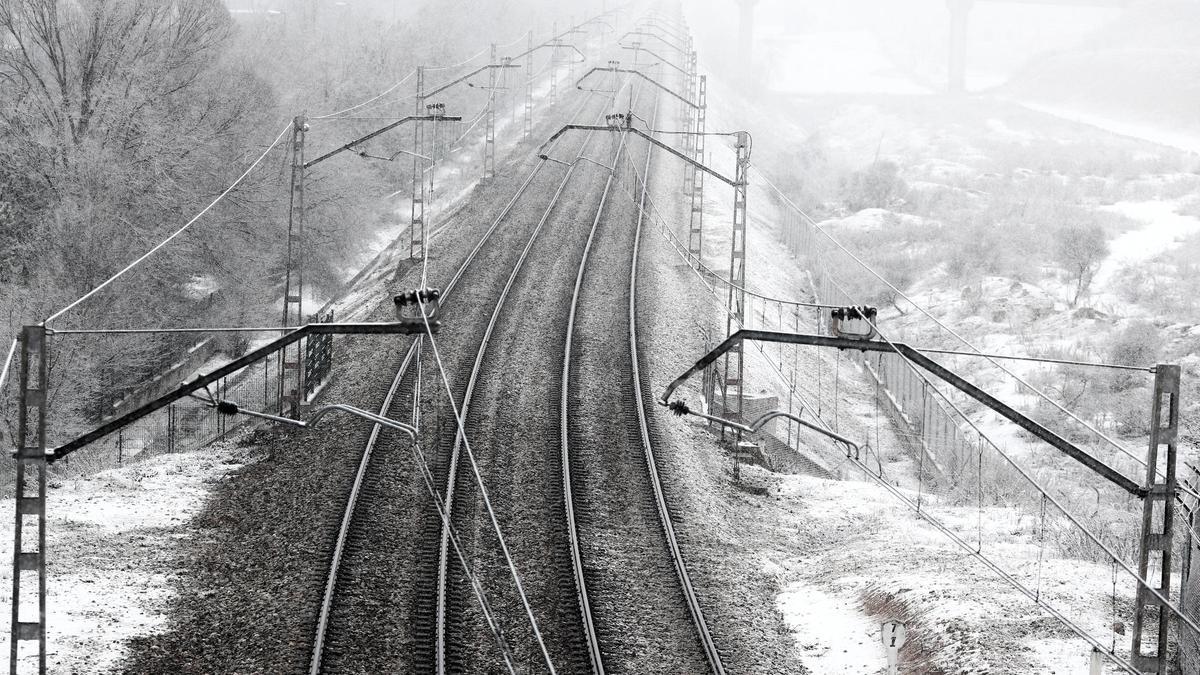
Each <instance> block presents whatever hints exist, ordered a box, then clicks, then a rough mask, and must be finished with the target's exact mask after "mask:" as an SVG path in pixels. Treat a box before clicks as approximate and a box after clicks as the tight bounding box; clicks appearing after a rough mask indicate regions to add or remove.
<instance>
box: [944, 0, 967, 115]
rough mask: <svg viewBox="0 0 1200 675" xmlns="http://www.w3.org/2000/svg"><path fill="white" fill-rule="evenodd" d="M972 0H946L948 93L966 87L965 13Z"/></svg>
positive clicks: (956, 91) (959, 91)
mask: <svg viewBox="0 0 1200 675" xmlns="http://www.w3.org/2000/svg"><path fill="white" fill-rule="evenodd" d="M972 4H974V0H946V7H947V8H948V9H949V10H950V45H949V49H950V62H949V66H948V81H947V88H948V89H949V90H950V93H952V94H954V93H961V92H964V91H966V89H967V15H968V14H970V12H971V5H972Z"/></svg>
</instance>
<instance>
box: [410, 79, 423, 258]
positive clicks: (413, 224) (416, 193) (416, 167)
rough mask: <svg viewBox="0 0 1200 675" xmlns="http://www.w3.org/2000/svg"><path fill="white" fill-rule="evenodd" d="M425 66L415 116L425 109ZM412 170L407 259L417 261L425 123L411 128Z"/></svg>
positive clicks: (420, 255) (420, 239) (420, 253)
mask: <svg viewBox="0 0 1200 675" xmlns="http://www.w3.org/2000/svg"><path fill="white" fill-rule="evenodd" d="M424 92H425V66H417V103H416V113H415V114H416V115H417V116H420V115H421V114H423V113H424V107H425V93H424ZM412 151H413V169H412V209H411V215H412V219H411V221H410V225H409V230H408V236H409V243H408V257H409V259H412V260H417V259H421V258H424V257H425V163H424V161H423V160H422V158H423V157H424V156H425V123H424V122H422V121H419V120H418V121H417V126H416V127H414V128H413V150H412Z"/></svg>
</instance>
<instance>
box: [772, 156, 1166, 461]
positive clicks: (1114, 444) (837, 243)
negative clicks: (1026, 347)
mask: <svg viewBox="0 0 1200 675" xmlns="http://www.w3.org/2000/svg"><path fill="white" fill-rule="evenodd" d="M751 168H753V169H754V171H755V174H756V176H757V177H758V178H761V179H762V181H763V182H764V183H765V184H766V185H767V186H768V187H770V188H771V190H773V191H774V192H775V194H776V196H778V197H779V198H780V199H782V200H783V201H784V203H785V204H786V205H787V206H788V207H789V208H791V209H792V210H794V211H795V212H796V213H797V214H799V215H800V216H801V217H802V218H804V219H805V220H806V221H808V223H809V224H810V225H811V226H812V227H813V229H815V230H816V231H817V232H819V233H821V235H823V236H824V237H825V238H826V239H828V240H829V241H830V242H832V243H833V245H834V246H836V247H837V248H839V249H840V250H841V251H842V252H843V253H845V254H846V255H848V256H850V258H851V259H852V260H854V261H855V262H856V263H858V264H859V265H860V266H861V267H862V268H863V269H865V270H866V271H868V272H870V273H871V275H872V276H874V277H875V278H876V279H878V280H880V281H881V282H883V283H884V285H886V286H887V287H888V289H889V290H891V291H892V292H894V293H896V294H897V296H899V297H901V298H904V300H906V301H907V302H908V303H909V304H911V305H912V306H913V307H915V308H916V309H917V311H919V312H920V313H921V314H923V315H925V317H926V318H928V319H929V320H931V321H933V322H934V323H935V324H937V325H938V326H939V327H941V329H942V330H944V331H946V332H947V333H949V334H950V335H952V336H953V337H954V338H955V339H957V340H958V341H959V342H961V343H962V344H964V345H966V346H967V347H968V348H970V349H972V350H974V351H976V352H978V353H979V354H980V355H981V357H982V358H985V359H987V360H988V362H990V363H991V364H992V365H993V366H995V367H996V368H999V369H1000V370H1001V371H1002V372H1004V373H1005V374H1007V375H1009V376H1010V377H1012V378H1013V379H1014V380H1016V381H1017V382H1019V383H1020V384H1021V385H1022V386H1024V387H1025V388H1026V389H1028V390H1029V391H1031V392H1033V393H1034V394H1035V395H1036V396H1037V397H1038V398H1041V399H1042V400H1044V401H1046V402H1047V403H1049V404H1050V405H1052V406H1053V407H1054V408H1056V409H1057V410H1058V411H1059V412H1062V413H1063V414H1065V415H1067V416H1068V417H1070V418H1071V419H1072V420H1074V421H1075V422H1077V423H1079V424H1081V425H1083V427H1084V428H1085V429H1087V430H1088V431H1090V432H1092V433H1093V434H1095V435H1096V437H1098V438H1100V439H1102V440H1104V441H1105V442H1106V443H1108V444H1109V445H1111V446H1112V447H1114V448H1116V449H1117V450H1118V451H1120V452H1121V453H1123V454H1124V455H1125V456H1127V457H1129V458H1130V459H1132V460H1134V461H1135V462H1137V463H1138V464H1140V465H1142V466H1146V460H1144V459H1142V458H1140V457H1138V456H1136V455H1134V454H1133V453H1132V452H1130V451H1129V450H1128V449H1127V448H1125V446H1123V445H1121V444H1120V443H1118V442H1117V441H1116V440H1114V439H1113V438H1112V437H1110V436H1109V435H1108V434H1105V433H1104V432H1102V431H1100V430H1099V429H1097V428H1096V427H1094V426H1093V425H1091V424H1090V423H1088V422H1087V421H1085V420H1084V419H1083V418H1081V417H1079V416H1078V415H1076V414H1075V413H1073V412H1071V411H1070V410H1068V409H1067V408H1065V407H1064V406H1063V405H1061V404H1060V403H1059V402H1058V401H1055V400H1054V399H1053V398H1051V397H1050V396H1049V395H1048V394H1046V393H1045V392H1043V391H1042V390H1041V389H1038V388H1037V387H1035V386H1033V385H1032V384H1030V383H1029V382H1027V381H1026V380H1025V379H1024V378H1022V377H1021V376H1019V375H1017V374H1016V373H1014V372H1012V371H1011V370H1009V369H1008V368H1005V367H1004V366H1003V365H1001V364H1000V363H997V362H996V360H995V359H993V358H991V357H990V356H988V355H986V354H984V353H983V350H981V349H980V348H979V347H976V346H975V345H974V344H973V343H972V342H971V341H970V340H967V339H966V338H965V337H963V336H961V335H959V334H958V333H957V332H956V331H955V330H954V329H953V328H950V327H949V326H947V325H946V324H945V323H944V322H943V321H941V320H940V319H938V318H937V317H936V316H934V315H933V314H931V313H930V312H929V311H928V310H926V309H925V308H924V307H923V306H921V305H920V304H918V303H917V302H915V301H914V300H913V299H912V298H910V297H908V295H907V294H905V293H904V291H902V290H900V289H899V288H897V287H896V286H895V285H893V284H892V283H891V282H890V281H888V280H887V279H885V278H884V277H883V275H881V274H879V273H878V272H877V271H875V270H874V269H873V268H872V267H871V266H870V265H868V264H866V263H865V262H864V261H863V260H862V259H861V258H859V257H858V256H857V255H855V254H854V252H852V251H851V250H850V249H848V248H847V247H846V246H845V245H843V244H842V243H841V242H840V241H838V240H837V238H835V237H834V236H833V235H831V234H829V233H828V232H826V231H825V229H824V228H823V227H821V226H820V225H819V224H817V222H816V221H815V220H814V219H813V218H812V217H811V216H809V215H808V213H806V212H805V211H804V210H803V209H801V208H800V207H799V206H797V205H796V204H795V202H793V201H792V200H791V199H789V198H788V196H787V195H786V194H784V193H783V191H782V190H780V189H779V188H778V187H777V186H776V185H775V184H774V183H773V182H771V180H770V179H769V178H767V176H766V175H764V174H763V172H762V171H761V170H759V169H758V168H757V167H753V166H752V167H751ZM1159 473H1160V474H1161V473H1162V471H1161V470H1159Z"/></svg>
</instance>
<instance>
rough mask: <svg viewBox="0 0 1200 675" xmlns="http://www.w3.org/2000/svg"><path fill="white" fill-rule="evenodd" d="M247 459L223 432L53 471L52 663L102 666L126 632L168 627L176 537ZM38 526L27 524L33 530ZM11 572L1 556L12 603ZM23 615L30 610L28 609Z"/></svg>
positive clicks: (6, 523)
mask: <svg viewBox="0 0 1200 675" xmlns="http://www.w3.org/2000/svg"><path fill="white" fill-rule="evenodd" d="M246 459H247V457H246V453H245V451H240V450H237V449H234V448H233V444H232V443H231V442H229V441H226V442H224V443H218V444H214V445H213V446H211V447H209V448H208V449H206V450H203V451H198V452H193V453H182V454H175V455H159V456H157V457H152V458H147V459H146V460H145V461H139V462H134V463H130V464H127V465H125V466H124V467H121V468H119V469H110V470H107V471H101V472H99V473H97V474H94V475H91V476H86V477H80V478H71V479H67V480H57V479H55V478H53V477H51V481H50V489H49V493H48V495H47V497H46V502H47V505H46V511H47V517H46V560H47V574H48V582H47V583H48V589H49V593H48V597H47V601H46V622H47V625H48V631H47V647H46V650H47V669H48V670H49V671H50V672H55V673H94V672H102V671H105V670H107V669H108V668H110V667H113V666H115V665H116V664H117V663H119V661H120V660H121V659H122V658H123V656H124V651H125V643H126V641H127V640H129V639H131V638H134V637H136V636H139V635H147V634H151V633H154V632H157V631H160V630H162V629H163V626H164V621H165V616H164V614H163V613H162V612H163V610H165V608H166V606H167V602H168V600H169V599H170V594H171V593H172V590H171V589H172V576H173V575H174V574H175V569H176V567H177V565H176V562H175V559H174V555H175V553H174V548H175V544H176V542H178V541H179V539H180V538H182V537H186V536H189V534H188V532H189V531H192V528H191V526H190V524H189V521H190V520H191V518H192V517H193V516H195V515H196V514H198V513H199V512H200V511H201V509H202V507H203V502H204V499H205V496H206V495H207V493H208V485H209V484H211V483H214V482H218V481H220V480H221V479H222V478H223V477H224V476H225V474H227V473H228V472H229V471H232V470H234V469H237V468H238V467H239V466H241V464H242V463H243V462H245V461H246ZM12 504H13V502H12V499H11V498H6V499H4V500H3V513H0V522H2V523H3V531H2V532H0V547H2V548H0V556H2V557H3V558H4V559H6V560H10V559H11V555H12V527H13V514H12ZM34 532H36V530H31V529H26V530H25V531H24V533H25V536H27V537H28V536H30V535H31V534H33V533H34ZM34 536H36V535H34ZM26 550H29V549H28V548H27V549H26ZM11 575H12V569H11V567H9V566H8V565H4V566H3V572H0V604H5V605H7V606H11V604H12V576H11ZM27 578H28V577H27ZM34 578H35V579H36V577H34ZM33 588H36V585H35V586H33ZM23 590H24V591H25V593H29V592H30V591H31V590H32V589H31V588H24V587H23ZM23 597H24V601H23V602H22V607H25V608H28V607H30V606H32V607H34V608H36V606H37V605H36V594H34V595H25V596H23ZM30 600H32V603H33V604H32V605H30V604H28V602H29V601H30ZM22 619H23V620H29V619H30V617H29V615H28V614H22ZM8 638H9V634H8V631H7V630H6V631H4V632H3V636H2V637H0V643H2V644H0V649H2V650H3V651H4V653H8V650H9V647H8ZM24 652H25V650H24V649H23V650H22V653H23V654H24ZM28 656H29V655H28V654H26V655H25V656H24V657H23V660H22V664H23V665H22V667H24V668H28V667H30V666H31V665H32V666H33V667H34V668H36V657H35V658H34V659H32V660H30V659H29V658H28Z"/></svg>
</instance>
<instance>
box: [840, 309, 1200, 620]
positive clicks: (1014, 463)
mask: <svg viewBox="0 0 1200 675" xmlns="http://www.w3.org/2000/svg"><path fill="white" fill-rule="evenodd" d="M862 320H863V321H865V322H867V323H868V324H870V325H871V326H872V327H873V328H874V329H875V331H876V333H878V334H879V337H880V339H881V340H883V341H884V342H886V343H887V344H888V346H890V347H891V348H892V351H893V352H895V354H896V355H897V356H898V357H899V358H900V359H901V360H903V361H904V362H905V364H907V366H908V368H909V370H911V371H912V372H913V373H915V374H916V375H917V377H919V378H921V380H922V381H923V382H924V383H925V384H926V385H932V384H933V383H932V381H931V380H930V379H929V376H928V375H926V374H925V373H924V372H922V371H921V369H920V368H918V367H917V365H916V364H915V363H913V362H912V360H911V359H909V358H908V357H907V356H905V355H904V354H903V353H902V352H901V351H900V350H899V349H898V348H897V347H896V344H895V343H894V342H892V341H891V340H890V339H889V338H888V337H887V335H886V334H884V333H883V332H881V331H880V330H879V326H877V325H876V324H875V323H874V322H872V321H871V320H870V319H869V318H866V316H865V315H864V316H863V319H862ZM930 389H932V390H933V392H934V393H935V394H936V395H937V396H938V397H940V398H941V399H942V400H943V401H945V402H946V403H947V404H948V405H949V406H950V407H951V408H952V409H953V410H954V412H955V413H957V414H958V416H959V417H961V418H962V419H963V420H965V421H966V423H967V424H968V425H969V426H970V427H971V429H972V430H974V432H975V433H976V434H978V435H979V436H980V437H981V438H984V439H986V440H987V442H988V445H990V446H992V449H993V450H995V451H996V453H997V454H998V455H1000V456H1001V457H1002V458H1004V460H1005V461H1006V462H1007V463H1008V465H1009V466H1011V467H1012V468H1013V469H1015V470H1016V471H1017V473H1019V474H1021V477H1023V478H1024V479H1025V480H1026V481H1027V482H1028V483H1029V484H1030V485H1031V486H1033V488H1034V489H1036V490H1037V491H1038V492H1040V493H1041V495H1042V497H1043V498H1044V499H1046V500H1048V501H1049V502H1050V503H1051V504H1053V505H1054V507H1055V508H1057V509H1058V510H1059V512H1060V513H1062V514H1063V515H1064V516H1066V518H1067V520H1069V521H1071V523H1072V524H1074V525H1075V527H1077V528H1079V531H1080V532H1082V533H1083V534H1084V535H1085V536H1086V537H1087V538H1088V539H1089V540H1091V542H1092V543H1093V544H1095V545H1096V546H1097V547H1099V548H1100V550H1102V551H1104V553H1105V554H1107V555H1108V556H1109V557H1110V558H1112V560H1113V561H1114V562H1116V563H1117V564H1118V565H1120V566H1121V568H1122V569H1124V570H1125V571H1126V572H1127V573H1128V574H1129V575H1130V576H1132V577H1133V578H1134V579H1135V580H1136V581H1137V582H1138V583H1139V584H1141V585H1142V586H1143V587H1144V588H1145V589H1146V590H1147V591H1149V592H1150V594H1152V595H1153V596H1154V597H1155V598H1157V599H1158V601H1159V602H1160V603H1162V605H1163V606H1164V607H1166V608H1168V609H1169V610H1171V612H1172V613H1174V614H1175V615H1176V616H1177V617H1179V619H1180V620H1181V621H1183V622H1184V623H1186V624H1187V625H1188V627H1189V628H1191V629H1192V630H1194V631H1196V634H1197V635H1200V625H1197V623H1196V622H1195V621H1193V620H1192V619H1191V617H1189V616H1187V615H1186V614H1184V612H1183V611H1182V610H1181V609H1180V608H1179V607H1177V606H1176V605H1174V604H1172V603H1171V600H1170V599H1169V598H1167V597H1165V596H1163V594H1162V593H1160V592H1159V591H1158V589H1157V588H1155V587H1154V586H1152V585H1151V584H1150V582H1148V581H1146V580H1145V579H1143V578H1142V577H1141V576H1139V575H1138V573H1137V572H1135V571H1134V570H1133V569H1132V568H1130V567H1129V565H1127V564H1126V563H1125V561H1124V560H1122V559H1121V558H1120V557H1119V556H1118V555H1117V554H1116V553H1115V552H1114V551H1113V550H1112V549H1111V548H1109V546H1108V545H1107V544H1105V543H1104V542H1103V541H1101V540H1100V538H1099V537H1098V536H1096V535H1095V534H1093V533H1092V531H1091V530H1090V529H1089V528H1088V527H1087V526H1086V525H1084V524H1083V523H1081V522H1080V521H1079V519H1078V518H1076V517H1075V515H1074V514H1073V513H1071V512H1070V511H1068V510H1067V508H1066V507H1065V506H1063V505H1062V503H1061V502H1059V501H1058V499H1056V498H1055V497H1054V495H1052V494H1050V492H1049V491H1048V490H1047V489H1046V488H1045V486H1043V485H1042V484H1041V483H1040V482H1038V480H1037V479H1036V478H1034V477H1033V476H1032V475H1031V474H1030V473H1029V471H1028V470H1026V469H1025V467H1023V466H1022V465H1020V464H1019V463H1017V461H1016V460H1015V459H1013V457H1012V456H1011V455H1009V454H1008V453H1007V452H1005V451H1004V450H1001V449H1000V447H999V446H998V445H997V444H996V443H995V442H994V441H993V440H992V439H991V438H990V437H988V436H987V434H985V433H984V432H983V430H982V429H980V428H979V427H978V426H976V424H975V423H974V422H973V421H972V420H971V419H970V418H968V417H967V416H966V414H965V413H964V412H963V411H962V409H960V408H959V407H958V406H957V405H955V403H954V402H953V401H951V400H950V399H949V397H947V396H946V395H945V394H944V393H943V392H942V391H941V390H940V389H938V388H937V387H936V386H930Z"/></svg>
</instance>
